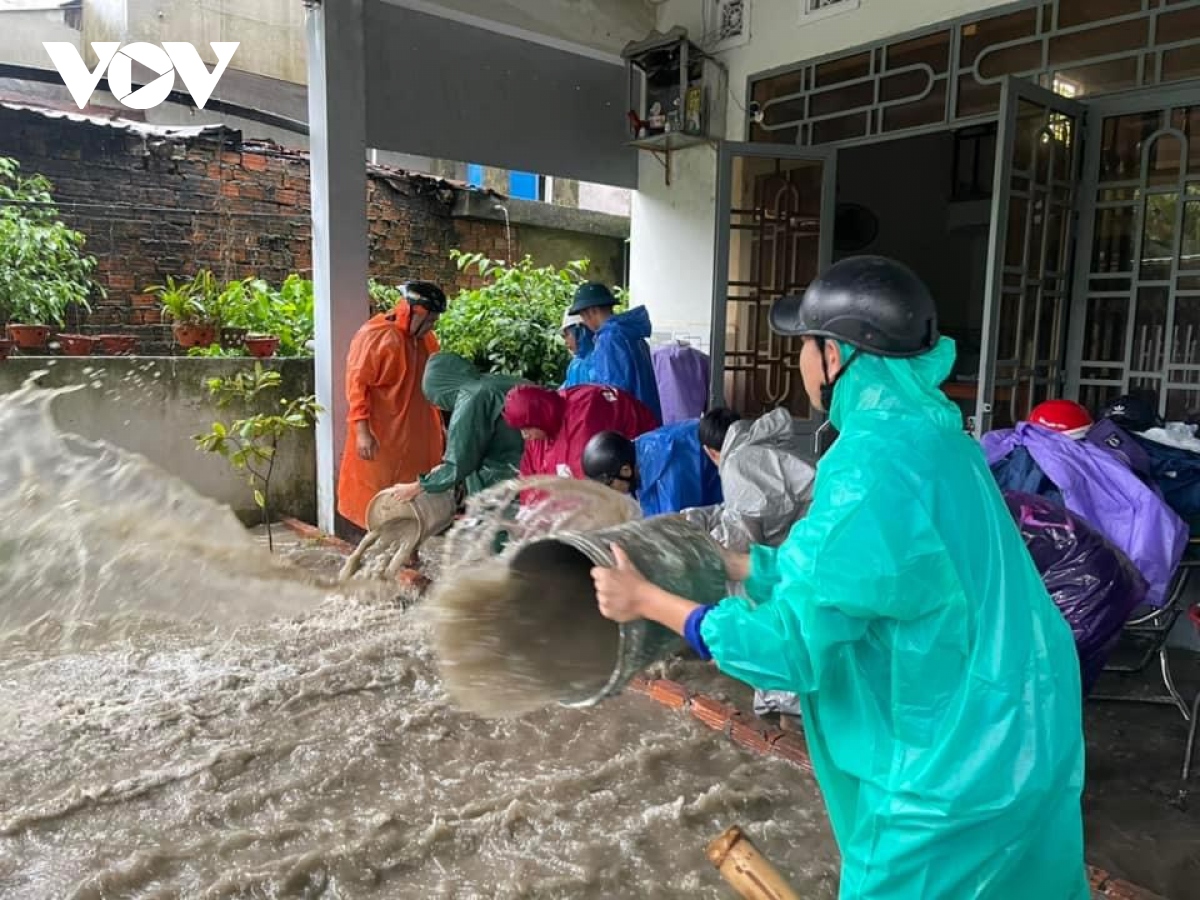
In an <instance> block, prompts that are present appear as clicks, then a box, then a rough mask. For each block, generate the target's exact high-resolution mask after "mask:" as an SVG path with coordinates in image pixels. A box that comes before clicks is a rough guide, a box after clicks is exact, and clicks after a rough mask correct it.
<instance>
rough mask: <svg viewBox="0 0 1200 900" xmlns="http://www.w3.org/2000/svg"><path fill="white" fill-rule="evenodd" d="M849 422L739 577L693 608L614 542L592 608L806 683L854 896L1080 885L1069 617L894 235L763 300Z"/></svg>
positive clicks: (927, 897) (942, 895) (1043, 890)
mask: <svg viewBox="0 0 1200 900" xmlns="http://www.w3.org/2000/svg"><path fill="white" fill-rule="evenodd" d="M771 325H772V327H773V328H774V329H775V330H776V331H777V332H779V333H781V334H784V335H790V336H800V337H801V338H802V339H803V347H802V350H801V355H800V369H801V375H802V377H803V379H804V384H805V388H806V390H807V392H808V395H809V398H810V400H811V401H812V402H813V404H814V405H815V406H816V407H817V408H819V409H823V410H828V412H829V416H830V419H831V420H832V423H833V426H834V427H835V428H836V429H837V431H838V438H837V441H836V442H835V443H834V445H833V447H832V448H831V449H830V450H829V452H828V453H827V454H826V455H825V457H824V458H823V459H822V460H821V462H820V463H819V465H818V467H817V478H816V482H815V487H814V492H813V499H812V505H811V507H810V509H809V512H808V515H807V516H806V517H805V518H803V519H801V520H800V521H799V522H797V523H796V524H795V525H794V526H793V528H792V530H791V532H790V534H789V535H788V537H787V539H786V540H785V542H784V543H783V545H782V546H781V547H780V548H779V549H778V550H772V549H770V548H767V547H759V546H755V547H752V549H751V553H750V555H749V556H748V557H745V556H735V555H732V554H731V555H730V556H728V557H727V568H728V569H729V576H730V580H731V581H735V582H743V583H744V584H745V588H746V592H747V594H748V595H749V596H748V598H730V599H727V600H723V601H721V602H720V603H719V604H716V605H715V606H701V605H698V604H696V603H693V602H691V601H690V600H688V599H686V598H682V597H676V596H672V595H671V594H668V593H667V592H665V591H663V590H662V589H661V588H658V587H655V586H654V585H653V584H651V583H650V582H649V581H647V580H646V579H645V578H644V577H643V576H642V575H641V574H640V573H639V572H637V571H636V569H635V568H634V567H633V566H632V565H631V564H630V562H629V559H628V557H627V556H626V555H625V554H624V552H623V551H621V550H620V548H619V547H614V548H613V553H614V557H615V559H616V565H615V566H614V567H612V568H608V569H605V568H597V569H595V570H594V571H593V573H592V574H593V580H594V581H595V584H596V594H597V598H598V601H599V604H600V609H601V612H603V613H604V615H606V616H608V617H609V618H610V619H614V620H616V621H630V620H632V619H636V618H646V619H650V620H653V621H657V622H659V623H661V624H662V625H665V626H666V627H668V628H671V629H673V630H675V631H677V632H678V633H680V634H682V635H684V636H685V637H686V638H687V640H688V642H689V643H690V644H691V645H692V647H693V648H694V649H695V650H696V651H697V652H698V653H699V654H700V655H701V656H702V657H705V658H711V659H713V660H714V661H715V662H716V664H717V666H718V667H719V668H720V669H721V670H722V671H723V672H725V673H727V674H728V675H730V676H732V677H734V678H737V679H739V680H741V681H744V682H747V683H748V684H750V685H752V686H753V687H755V688H758V689H760V690H768V691H769V690H780V691H790V692H792V693H795V694H797V695H799V697H800V704H801V710H802V713H803V721H804V731H805V735H806V738H807V743H808V748H809V751H810V754H811V756H812V762H813V770H814V772H815V774H816V777H817V781H818V782H819V784H820V787H821V792H822V794H823V796H824V798H825V803H826V807H827V808H828V812H829V820H830V823H831V825H832V827H833V833H834V836H835V838H836V839H837V842H838V847H839V849H840V851H841V856H842V877H841V893H840V896H841V898H842V900H1011V898H1028V900H1086V898H1088V897H1089V896H1090V892H1089V889H1088V881H1087V876H1086V872H1085V866H1084V858H1083V823H1082V812H1081V808H1080V798H1081V793H1082V789H1083V729H1082V709H1081V707H1082V702H1081V697H1080V684H1079V663H1078V660H1077V658H1076V654H1075V648H1074V645H1073V642H1072V639H1071V631H1070V629H1069V628H1068V626H1067V623H1066V622H1065V621H1064V620H1063V618H1062V616H1061V615H1060V614H1059V613H1058V610H1057V609H1056V608H1055V606H1054V604H1053V603H1052V602H1051V600H1050V597H1049V596H1048V594H1047V593H1046V589H1045V587H1044V586H1043V584H1042V582H1041V579H1040V577H1039V575H1038V572H1037V570H1036V568H1035V567H1034V564H1033V561H1032V560H1031V558H1030V556H1029V553H1028V552H1027V551H1026V549H1025V546H1024V544H1023V542H1022V539H1021V536H1020V534H1019V533H1018V531H1017V529H1016V526H1015V525H1014V524H1013V520H1012V518H1011V516H1010V515H1009V513H1008V510H1007V508H1006V506H1005V503H1004V500H1003V499H1002V497H1001V495H1000V492H999V490H998V489H997V487H996V484H995V481H994V480H993V479H992V477H991V474H990V472H989V471H988V468H987V463H986V461H985V459H984V456H983V453H982V450H981V449H980V447H979V445H978V444H977V443H976V442H975V441H974V440H972V439H971V437H970V436H968V435H967V434H965V433H964V432H963V429H962V416H961V414H960V413H959V411H958V409H957V408H956V407H955V406H954V405H953V404H952V403H951V402H950V401H949V400H948V399H947V398H946V396H945V395H944V394H943V393H942V391H941V389H940V388H941V384H942V382H943V381H944V380H945V379H946V378H947V376H948V375H949V374H950V369H951V367H952V365H953V363H954V345H953V342H952V341H950V340H949V339H946V338H939V337H938V332H937V318H936V312H935V307H934V302H933V299H932V297H930V295H929V292H928V289H927V288H926V287H925V285H924V284H922V283H921V281H920V279H918V278H917V276H916V275H914V274H913V273H912V272H911V271H909V270H908V269H906V268H905V267H904V266H901V265H900V264H898V263H895V262H893V261H891V260H886V259H882V258H880V257H854V258H850V259H846V260H843V261H842V262H839V263H838V264H837V265H835V266H833V267H832V268H831V269H830V270H829V271H828V272H826V273H825V274H824V275H823V276H822V277H821V278H819V279H817V280H816V281H815V282H814V283H813V284H812V285H811V286H810V287H809V288H808V290H807V292H806V293H805V295H804V297H803V298H799V297H789V298H784V299H783V300H780V301H779V302H778V303H777V304H776V305H775V308H774V309H773V310H772V312H771Z"/></svg>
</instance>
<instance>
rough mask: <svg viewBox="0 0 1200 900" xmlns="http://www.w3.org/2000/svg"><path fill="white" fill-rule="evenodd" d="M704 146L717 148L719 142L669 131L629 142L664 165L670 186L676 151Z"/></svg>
mask: <svg viewBox="0 0 1200 900" xmlns="http://www.w3.org/2000/svg"><path fill="white" fill-rule="evenodd" d="M702 145H707V146H709V147H716V146H717V142H716V140H715V139H713V138H710V137H705V136H704V135H700V134H687V133H686V132H683V131H668V132H666V133H665V134H656V135H654V136H653V137H646V138H638V139H637V140H636V141H630V142H629V146H630V147H634V148H636V149H638V150H644V151H646V152H647V153H650V154H652V155H653V156H654V158H655V159H657V160H658V161H659V162H660V163H661V164H662V167H663V169H664V171H665V176H666V183H667V184H668V185H670V183H671V154H672V153H674V152H675V151H676V150H686V149H688V148H689V147H699V146H702Z"/></svg>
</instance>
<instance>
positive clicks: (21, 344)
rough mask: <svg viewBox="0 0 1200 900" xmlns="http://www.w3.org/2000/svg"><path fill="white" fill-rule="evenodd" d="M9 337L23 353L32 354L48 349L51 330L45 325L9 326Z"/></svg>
mask: <svg viewBox="0 0 1200 900" xmlns="http://www.w3.org/2000/svg"><path fill="white" fill-rule="evenodd" d="M8 336H9V337H10V338H12V342H13V344H15V345H16V347H17V349H18V350H20V351H21V352H22V353H31V352H36V351H38V350H45V349H46V344H47V343H48V342H49V340H50V329H49V328H47V327H46V326H45V325H9V326H8Z"/></svg>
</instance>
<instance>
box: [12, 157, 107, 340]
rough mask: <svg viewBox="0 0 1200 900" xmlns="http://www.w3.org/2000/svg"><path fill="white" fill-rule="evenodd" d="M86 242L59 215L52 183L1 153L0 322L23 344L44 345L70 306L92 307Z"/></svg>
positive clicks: (91, 263)
mask: <svg viewBox="0 0 1200 900" xmlns="http://www.w3.org/2000/svg"><path fill="white" fill-rule="evenodd" d="M85 242H86V238H85V237H84V235H83V234H81V233H80V232H78V231H75V230H74V229H72V228H68V227H67V226H66V225H65V224H63V222H61V221H60V220H59V213H58V209H57V208H56V207H55V205H54V198H53V196H52V195H51V184H50V182H49V181H48V180H47V179H46V178H44V177H43V176H41V175H29V176H24V175H22V174H21V167H20V165H19V164H18V163H17V162H16V160H13V159H9V158H7V157H0V322H3V324H4V325H6V326H7V331H8V336H9V338H11V340H12V341H13V343H14V344H15V345H16V346H17V347H19V348H20V349H22V350H27V351H28V350H35V351H36V350H41V349H44V348H45V346H46V343H47V341H48V340H49V337H50V333H51V329H52V328H62V327H63V325H64V324H65V322H66V314H67V310H68V309H69V308H70V307H71V306H73V305H74V306H77V307H79V308H82V309H85V310H90V309H91V307H90V306H89V305H88V297H89V296H90V295H91V294H92V292H93V291H96V290H98V289H97V286H96V285H95V284H94V283H93V282H92V277H91V276H92V272H93V270H94V269H95V267H96V260H95V258H94V257H91V256H88V255H87V254H85V253H84V252H83V246H84V244H85ZM101 293H103V292H102V291H101Z"/></svg>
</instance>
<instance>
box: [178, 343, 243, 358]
mask: <svg viewBox="0 0 1200 900" xmlns="http://www.w3.org/2000/svg"><path fill="white" fill-rule="evenodd" d="M187 355H188V356H193V357H197V356H198V357H203V358H206V359H234V358H237V357H241V356H245V355H246V352H245V351H244V350H238V349H237V348H231V349H226V348H225V347H222V346H221V345H220V344H210V345H209V346H207V347H192V348H190V349H189V350H188V352H187Z"/></svg>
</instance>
